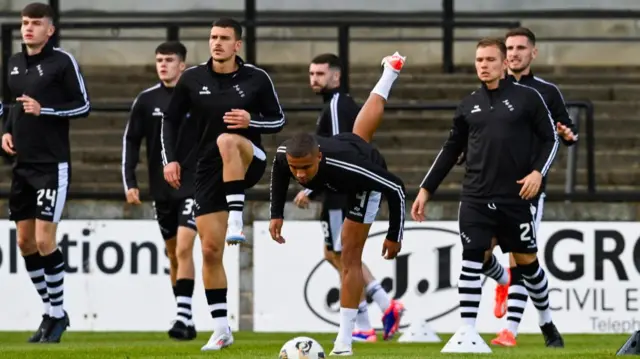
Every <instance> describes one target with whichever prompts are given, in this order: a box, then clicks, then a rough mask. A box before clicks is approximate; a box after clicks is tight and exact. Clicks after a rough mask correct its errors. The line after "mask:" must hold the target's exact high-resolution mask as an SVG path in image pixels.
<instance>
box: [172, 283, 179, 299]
mask: <svg viewBox="0 0 640 359" xmlns="http://www.w3.org/2000/svg"><path fill="white" fill-rule="evenodd" d="M177 287H178V283H177V282H176V285H174V286H172V287H171V288H172V289H173V297H174V298H178V292H177V291H176V290H177Z"/></svg>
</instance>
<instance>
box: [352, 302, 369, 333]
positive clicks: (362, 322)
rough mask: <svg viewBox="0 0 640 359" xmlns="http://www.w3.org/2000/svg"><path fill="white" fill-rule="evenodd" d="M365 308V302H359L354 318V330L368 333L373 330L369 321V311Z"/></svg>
mask: <svg viewBox="0 0 640 359" xmlns="http://www.w3.org/2000/svg"><path fill="white" fill-rule="evenodd" d="M367 306H368V305H367V301H366V300H363V301H362V302H360V305H359V306H358V315H357V316H356V328H358V330H361V331H363V332H368V331H370V330H371V329H373V327H372V326H371V322H370V321H369V310H368V308H367Z"/></svg>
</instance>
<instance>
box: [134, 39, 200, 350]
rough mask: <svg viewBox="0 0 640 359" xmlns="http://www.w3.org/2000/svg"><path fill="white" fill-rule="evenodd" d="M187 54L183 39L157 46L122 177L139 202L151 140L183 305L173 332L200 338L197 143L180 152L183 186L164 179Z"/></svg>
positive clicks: (155, 192)
mask: <svg viewBox="0 0 640 359" xmlns="http://www.w3.org/2000/svg"><path fill="white" fill-rule="evenodd" d="M186 57H187V49H186V48H185V47H184V45H183V44H181V43H179V42H165V43H162V44H160V45H159V46H158V47H157V48H156V51H155V60H156V72H157V74H158V79H159V80H160V82H159V83H158V84H156V85H154V86H152V87H150V88H148V89H146V90H144V91H142V92H141V93H140V94H138V96H137V97H136V99H135V100H134V102H133V105H132V106H131V113H130V116H129V121H128V122H127V126H126V128H125V130H124V136H123V146H122V176H123V183H124V190H125V195H126V197H127V203H129V204H133V205H139V204H141V202H140V190H139V188H138V180H137V179H136V172H135V170H136V166H137V164H138V158H139V155H140V145H141V144H142V141H143V140H144V139H146V147H147V166H148V168H147V170H148V176H149V192H150V194H151V197H152V199H153V209H154V211H155V218H156V220H157V221H158V226H159V227H160V233H161V234H162V238H163V239H164V244H165V247H166V249H167V256H168V257H169V264H170V265H169V278H170V279H171V285H172V287H173V294H174V296H175V300H176V305H177V308H176V311H177V314H176V320H175V321H174V322H173V326H172V328H171V329H170V330H169V336H170V337H171V338H174V339H178V340H191V339H194V338H195V337H196V329H195V325H194V323H193V319H192V313H191V298H192V297H193V287H194V276H195V269H194V266H193V241H194V239H195V237H196V230H197V229H196V222H195V219H194V217H193V207H194V199H193V194H194V183H193V181H194V176H195V166H196V163H195V146H191V147H189V146H185V147H184V149H185V151H183V153H180V154H178V160H179V161H180V162H181V163H183V167H182V177H183V180H182V186H181V187H180V188H179V189H173V188H171V186H169V184H168V183H167V182H166V181H165V180H164V174H163V166H162V156H161V152H162V146H161V145H160V141H161V136H160V127H161V125H162V113H163V111H164V110H165V109H166V106H167V104H168V103H169V101H170V99H171V94H172V93H173V89H174V87H175V86H176V83H177V82H178V79H179V78H180V75H181V74H182V72H183V71H184V70H185V68H186V64H185V61H186ZM197 138H198V136H197V133H196V132H195V128H194V127H193V126H182V132H181V135H180V140H181V141H186V142H187V143H195V142H196V141H197Z"/></svg>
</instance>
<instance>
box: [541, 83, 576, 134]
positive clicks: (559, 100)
mask: <svg viewBox="0 0 640 359" xmlns="http://www.w3.org/2000/svg"><path fill="white" fill-rule="evenodd" d="M551 87H552V88H551V89H550V91H549V96H548V101H547V106H548V107H549V112H551V117H553V120H554V121H555V122H560V123H561V124H563V125H565V126H567V127H568V128H570V129H571V131H572V132H573V134H574V135H575V136H576V139H577V136H578V133H577V129H576V126H575V125H574V123H573V121H572V120H571V117H569V111H568V110H567V105H566V103H565V102H564V97H563V96H562V93H561V92H560V89H559V88H558V87H556V86H555V85H553V86H551ZM560 140H561V141H562V143H563V144H564V145H565V146H571V145H573V144H574V143H576V141H575V140H569V141H567V140H565V139H564V138H562V137H561V136H560Z"/></svg>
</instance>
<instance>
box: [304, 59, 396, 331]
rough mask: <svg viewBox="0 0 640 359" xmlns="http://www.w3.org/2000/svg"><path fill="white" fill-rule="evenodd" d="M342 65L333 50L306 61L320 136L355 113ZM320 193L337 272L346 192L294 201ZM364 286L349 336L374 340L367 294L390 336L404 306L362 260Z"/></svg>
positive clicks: (348, 124)
mask: <svg viewBox="0 0 640 359" xmlns="http://www.w3.org/2000/svg"><path fill="white" fill-rule="evenodd" d="M341 69H342V65H341V63H340V59H339V58H338V56H336V55H334V54H321V55H318V56H316V57H315V58H313V60H311V64H310V65H309V83H310V85H311V88H312V90H313V91H315V92H316V93H317V94H319V95H321V96H322V99H323V102H324V108H323V109H322V112H321V113H320V116H319V117H318V122H317V125H316V134H317V135H318V136H323V137H331V136H334V135H337V134H340V133H344V132H352V131H353V124H354V122H355V119H356V116H357V115H358V112H359V111H360V106H358V105H357V104H356V102H355V101H354V100H353V98H352V97H351V96H350V95H349V94H348V93H346V92H344V91H342V90H341V89H340V75H341ZM319 193H322V197H323V198H322V211H321V215H320V221H321V223H322V229H323V232H324V242H325V246H324V258H325V259H326V260H327V262H329V263H330V264H331V265H332V266H333V267H334V268H335V269H336V270H338V273H341V272H342V269H341V268H342V263H341V260H340V253H341V252H342V242H341V239H340V232H341V230H342V222H343V221H344V218H345V216H346V212H347V199H348V196H347V195H346V194H343V193H333V192H332V191H323V190H322V189H320V190H316V191H312V190H310V189H304V190H302V191H300V192H299V193H298V195H297V196H296V198H295V199H294V203H295V204H296V205H297V206H298V207H300V208H306V207H307V206H308V203H309V199H311V198H315V197H316V196H318V194H319ZM362 274H363V276H364V282H365V290H364V291H363V292H362V299H361V301H360V304H359V306H358V316H357V317H356V330H355V331H354V332H353V340H355V341H361V342H375V341H377V335H376V331H375V329H374V328H373V326H372V325H371V322H370V320H369V311H368V303H367V296H370V297H371V298H372V299H373V301H374V302H376V304H377V305H378V306H379V307H380V311H382V313H383V316H382V326H383V338H384V340H390V339H391V338H393V335H394V334H395V330H396V329H397V325H396V323H397V322H400V320H401V317H402V314H403V313H404V307H403V305H402V304H401V303H400V301H398V300H395V299H392V298H391V297H390V296H389V294H388V293H387V292H386V291H385V290H384V288H382V286H381V285H380V283H379V282H378V281H377V280H376V279H375V277H374V276H373V274H372V273H371V271H370V270H369V268H368V267H367V265H366V264H364V263H363V264H362Z"/></svg>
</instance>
